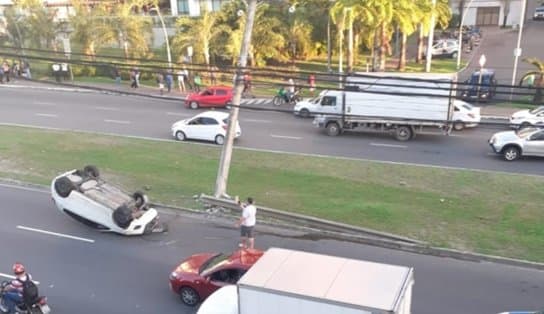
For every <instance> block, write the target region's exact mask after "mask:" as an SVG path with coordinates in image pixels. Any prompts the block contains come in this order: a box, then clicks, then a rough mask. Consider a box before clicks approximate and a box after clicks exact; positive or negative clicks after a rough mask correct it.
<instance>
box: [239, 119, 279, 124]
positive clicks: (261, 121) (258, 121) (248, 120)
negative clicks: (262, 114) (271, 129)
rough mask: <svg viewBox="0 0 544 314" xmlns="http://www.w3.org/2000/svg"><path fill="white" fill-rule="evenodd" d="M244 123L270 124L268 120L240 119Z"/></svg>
mask: <svg viewBox="0 0 544 314" xmlns="http://www.w3.org/2000/svg"><path fill="white" fill-rule="evenodd" d="M242 121H244V122H256V123H272V121H270V120H259V119H242Z"/></svg>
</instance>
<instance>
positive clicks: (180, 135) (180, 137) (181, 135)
mask: <svg viewBox="0 0 544 314" xmlns="http://www.w3.org/2000/svg"><path fill="white" fill-rule="evenodd" d="M185 139H187V137H186V136H185V133H183V132H182V131H177V132H176V140H178V141H185Z"/></svg>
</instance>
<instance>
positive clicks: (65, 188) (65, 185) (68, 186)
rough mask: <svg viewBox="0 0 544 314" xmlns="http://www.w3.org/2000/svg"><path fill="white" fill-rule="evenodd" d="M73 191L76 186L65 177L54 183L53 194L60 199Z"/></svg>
mask: <svg viewBox="0 0 544 314" xmlns="http://www.w3.org/2000/svg"><path fill="white" fill-rule="evenodd" d="M75 189H76V186H75V185H74V183H73V182H72V181H71V180H70V179H68V178H67V177H60V178H58V179H57V180H56V181H55V192H57V194H58V195H59V196H60V197H62V198H66V197H68V196H70V193H72V191H73V190H75Z"/></svg>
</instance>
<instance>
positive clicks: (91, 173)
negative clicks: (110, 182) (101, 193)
mask: <svg viewBox="0 0 544 314" xmlns="http://www.w3.org/2000/svg"><path fill="white" fill-rule="evenodd" d="M83 173H84V174H85V175H86V176H88V177H91V178H95V179H97V178H98V177H100V171H98V168H97V167H96V166H93V165H88V166H85V168H83Z"/></svg>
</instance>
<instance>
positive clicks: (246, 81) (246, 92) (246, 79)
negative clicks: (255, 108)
mask: <svg viewBox="0 0 544 314" xmlns="http://www.w3.org/2000/svg"><path fill="white" fill-rule="evenodd" d="M242 94H243V95H246V96H247V95H249V94H251V74H250V73H249V71H246V72H245V73H244V90H243V91H242Z"/></svg>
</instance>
